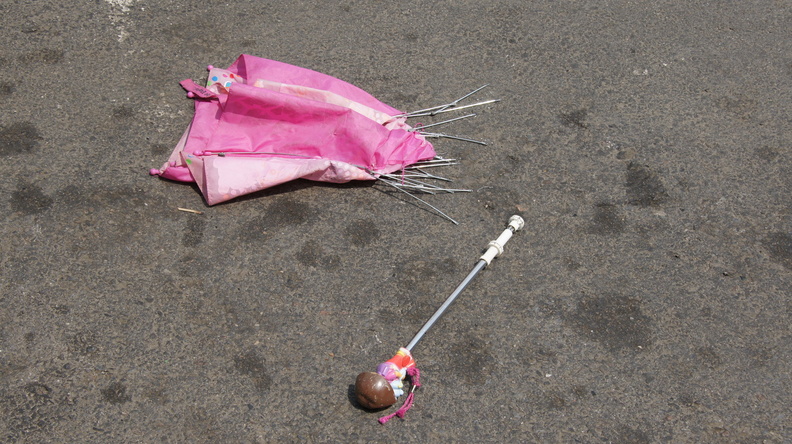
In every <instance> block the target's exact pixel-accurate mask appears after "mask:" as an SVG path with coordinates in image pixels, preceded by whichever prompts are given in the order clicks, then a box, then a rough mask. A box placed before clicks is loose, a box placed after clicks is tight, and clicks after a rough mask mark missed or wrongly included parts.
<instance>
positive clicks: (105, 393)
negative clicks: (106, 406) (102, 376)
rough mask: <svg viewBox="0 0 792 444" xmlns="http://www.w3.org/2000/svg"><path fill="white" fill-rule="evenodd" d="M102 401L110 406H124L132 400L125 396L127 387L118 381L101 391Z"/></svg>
mask: <svg viewBox="0 0 792 444" xmlns="http://www.w3.org/2000/svg"><path fill="white" fill-rule="evenodd" d="M101 392H102V399H104V400H105V401H107V402H109V403H110V404H124V403H125V402H129V401H131V400H132V397H131V396H130V395H128V394H127V387H126V385H124V384H123V383H121V382H120V381H116V382H113V383H111V384H110V385H108V386H107V387H105V388H103V389H102V390H101Z"/></svg>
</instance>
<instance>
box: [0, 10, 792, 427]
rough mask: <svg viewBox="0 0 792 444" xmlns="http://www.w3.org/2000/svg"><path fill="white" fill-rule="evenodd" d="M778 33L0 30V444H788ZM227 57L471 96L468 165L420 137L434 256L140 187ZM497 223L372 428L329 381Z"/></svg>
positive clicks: (340, 377) (575, 14)
mask: <svg viewBox="0 0 792 444" xmlns="http://www.w3.org/2000/svg"><path fill="white" fill-rule="evenodd" d="M790 30H792V3H790V2H789V1H755V0H748V1H739V2H680V1H669V0H658V1H653V2H634V1H625V0H616V1H594V0H575V1H572V0H556V1H553V0H537V1H530V2H527V1H497V2H481V1H467V0H446V1H437V2H414V1H406V2H364V1H351V0H344V1H339V2H320V1H293V2H268V1H241V0H240V1H228V2H206V1H204V2H194V1H185V0H176V1H167V2H159V1H150V0H95V1H90V2H75V3H70V2H55V1H44V0H42V1H34V2H27V1H6V2H3V3H2V4H0V38H2V41H3V47H2V49H0V72H1V73H2V78H0V104H2V108H3V113H2V114H0V186H2V191H3V192H2V199H0V209H2V223H0V441H4V442H12V443H13V442H19V443H27V442H30V443H34V442H35V443H39V442H53V443H54V442H58V443H61V442H80V443H94V442H95V443H108V442H143V443H148V442H172V443H202V442H206V443H215V442H234V443H236V442H239V443H253V442H256V443H259V442H260V443H268V442H397V441H398V442H584V443H596V442H613V443H655V442H673V443H681V442H739V443H759V442H769V443H788V442H792V430H791V428H790V424H792V416H791V415H790V414H791V413H792V407H790V406H791V405H792V379H791V377H790V366H791V364H792V345H790V344H792V329H791V328H790V325H791V324H792V299H790V288H792V212H791V211H790V208H791V207H792V179H791V178H792V107H791V106H790V103H792V32H790ZM243 53H245V54H251V55H255V56H259V57H264V58H268V59H274V60H279V61H282V62H286V63H290V64H293V65H297V66H302V67H305V68H310V69H313V70H316V71H319V72H322V73H326V74H329V75H332V76H335V77H337V78H340V79H342V80H345V81H347V82H350V83H352V84H354V85H356V86H358V87H360V88H363V89H364V90H366V91H368V92H369V93H371V94H373V95H374V96H376V97H377V98H378V99H380V100H382V101H383V102H385V103H388V104H390V105H392V106H394V107H396V108H399V109H402V110H414V109H420V108H424V107H426V106H431V105H436V104H440V103H445V102H447V101H450V100H453V99H455V98H457V97H460V96H461V95H463V94H465V93H467V92H469V91H471V90H473V89H475V88H477V87H479V86H481V85H484V84H488V85H489V86H488V87H487V88H486V89H484V90H482V91H481V92H479V93H477V94H476V98H480V99H482V100H483V99H501V101H500V102H498V103H494V104H490V105H487V106H483V107H480V108H479V109H477V110H476V113H477V114H478V115H477V116H476V117H475V118H471V119H466V120H464V121H461V122H455V123H453V124H449V125H448V126H446V127H444V131H446V132H449V133H452V134H457V135H462V136H469V137H472V138H475V139H480V140H483V141H486V142H487V145H486V146H480V145H476V144H472V143H466V142H462V141H457V140H449V139H439V140H433V143H434V146H435V149H436V150H437V152H439V153H440V154H442V155H444V156H446V157H453V158H456V159H459V161H460V164H459V165H457V166H452V167H446V168H443V171H442V174H443V175H444V176H447V177H449V178H453V179H454V182H453V184H454V186H456V187H459V188H466V189H470V190H472V192H469V193H455V194H450V195H440V194H438V195H426V196H423V198H424V199H425V200H426V201H427V202H429V203H431V204H432V205H434V206H436V207H437V208H439V209H441V210H443V211H444V212H446V213H447V214H448V215H449V216H451V217H453V218H454V219H455V220H457V221H458V222H459V225H454V224H452V223H450V222H448V221H447V220H445V219H443V218H442V217H440V216H438V215H437V214H435V213H433V212H432V211H431V210H430V209H428V208H427V207H426V206H423V205H421V204H420V203H419V202H417V201H416V200H414V199H412V198H410V197H409V196H407V195H404V194H402V193H399V192H397V191H394V190H391V189H389V188H388V187H386V186H382V184H376V183H369V182H358V183H351V184H344V185H336V184H323V183H316V182H309V181H305V180H300V181H295V182H289V183H286V184H283V185H280V186H277V187H275V188H271V189H268V190H265V191H261V192H257V193H254V194H251V195H248V196H246V197H243V198H239V199H236V200H233V201H231V202H227V203H224V204H220V205H216V206H211V207H210V206H207V205H206V204H205V203H204V200H203V197H202V196H201V194H200V192H199V191H198V189H197V187H195V186H194V185H190V184H184V183H178V182H171V181H167V180H162V179H159V178H156V177H152V176H150V175H149V169H150V168H158V167H159V166H160V165H162V163H163V162H165V160H166V159H167V158H168V155H169V154H170V152H171V150H172V148H173V147H174V146H175V145H176V143H177V142H178V141H179V138H180V136H181V134H182V132H183V131H184V129H185V128H186V127H187V125H188V124H189V122H190V120H191V118H192V114H193V103H192V102H193V101H192V100H191V99H188V98H187V97H186V96H185V91H184V90H183V89H182V88H181V87H180V86H179V82H180V81H182V80H184V79H188V78H189V79H194V80H196V81H197V82H202V81H204V80H205V79H206V75H207V71H206V66H207V65H210V64H211V65H215V66H227V65H229V64H230V63H231V62H232V61H233V60H235V59H236V58H237V57H238V56H239V55H240V54H243ZM432 121H434V120H433V118H427V119H426V120H425V121H420V122H416V123H431V122H432ZM179 208H183V209H188V210H195V211H196V212H185V211H181V210H179ZM512 214H520V215H522V216H523V217H524V218H525V221H526V227H525V229H524V230H523V231H522V232H519V233H518V234H517V235H515V237H514V238H513V239H512V240H511V241H510V242H509V244H508V246H507V248H506V252H505V253H504V254H503V255H502V256H501V257H499V258H497V259H496V260H495V261H494V262H493V264H492V265H491V266H490V267H488V268H487V269H485V270H484V271H482V272H481V273H480V275H479V276H478V277H477V278H476V279H475V280H474V281H473V282H472V283H471V285H470V286H469V287H468V288H467V289H466V290H465V292H464V293H463V294H462V295H461V296H460V298H459V299H458V300H457V301H456V302H455V303H454V305H452V306H451V308H450V309H449V311H448V312H447V313H446V315H445V316H444V317H443V318H441V319H440V321H438V323H437V324H436V325H435V326H434V327H433V328H432V329H431V330H430V331H429V332H428V333H427V335H426V337H425V338H424V339H423V340H422V341H421V342H420V343H419V344H418V345H417V347H416V348H415V349H414V355H415V357H416V359H417V361H418V366H419V368H420V369H421V371H422V373H421V375H422V376H421V382H422V387H421V388H420V389H419V390H417V391H416V394H415V403H414V406H413V407H412V409H411V410H410V411H409V412H408V413H407V415H406V416H405V417H404V419H399V418H396V419H394V420H392V421H391V422H389V423H388V424H386V425H380V424H379V423H378V422H377V418H378V417H380V416H382V415H385V414H389V413H392V412H394V411H395V410H396V408H397V407H393V408H390V409H385V410H383V411H380V412H371V411H367V410H365V409H362V408H360V406H359V405H358V404H357V402H356V401H355V399H354V396H353V395H352V392H351V386H352V384H353V383H354V380H355V377H356V375H357V374H358V373H360V372H362V371H368V370H374V369H375V368H376V366H377V364H378V363H380V362H381V361H383V360H385V359H387V358H389V357H390V356H391V355H393V353H394V352H395V351H396V350H397V349H398V347H400V346H403V345H405V344H406V343H407V342H408V341H409V340H410V338H411V337H412V335H413V334H414V333H415V332H417V331H418V329H419V328H420V327H421V325H422V324H423V323H424V321H426V320H427V319H428V318H429V316H431V314H432V312H433V311H434V310H435V308H437V307H438V306H439V305H440V304H441V303H442V302H443V300H444V299H445V297H446V296H448V295H449V294H450V292H451V291H452V290H453V289H454V287H455V286H456V285H457V284H458V283H459V282H460V281H461V280H462V278H464V276H465V275H466V274H467V272H468V271H469V270H470V269H471V267H472V266H473V264H474V262H475V260H476V259H477V257H478V256H479V255H480V254H481V253H482V250H483V249H484V247H485V246H486V244H487V242H488V241H490V240H492V239H494V238H495V237H496V236H497V235H498V234H499V233H500V232H501V231H502V230H503V228H504V227H505V224H506V222H507V220H508V218H509V216H511V215H512Z"/></svg>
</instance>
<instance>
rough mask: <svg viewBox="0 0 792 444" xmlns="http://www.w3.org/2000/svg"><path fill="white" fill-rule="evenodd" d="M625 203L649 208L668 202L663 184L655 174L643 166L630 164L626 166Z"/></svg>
mask: <svg viewBox="0 0 792 444" xmlns="http://www.w3.org/2000/svg"><path fill="white" fill-rule="evenodd" d="M625 187H626V188H627V201H628V203H630V204H631V205H637V206H640V207H649V206H655V205H660V204H662V203H664V202H666V201H667V200H668V193H667V192H666V189H665V186H663V182H662V181H661V180H660V178H659V177H658V176H657V174H656V173H655V172H654V171H652V170H650V169H649V168H647V167H646V166H644V165H639V164H637V163H635V162H630V163H629V164H628V165H627V182H626V184H625Z"/></svg>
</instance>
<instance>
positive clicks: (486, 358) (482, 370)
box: [450, 334, 495, 386]
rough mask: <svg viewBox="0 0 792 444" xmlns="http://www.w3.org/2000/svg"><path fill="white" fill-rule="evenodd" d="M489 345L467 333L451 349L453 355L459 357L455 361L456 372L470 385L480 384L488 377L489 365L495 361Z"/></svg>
mask: <svg viewBox="0 0 792 444" xmlns="http://www.w3.org/2000/svg"><path fill="white" fill-rule="evenodd" d="M488 350H489V347H487V344H486V343H485V342H484V341H483V340H481V339H480V338H478V337H476V336H474V335H473V334H467V335H465V337H464V338H461V340H459V341H457V342H456V343H455V344H454V345H453V346H452V347H451V351H450V355H451V356H455V357H456V358H458V359H457V360H456V362H455V363H454V366H455V368H456V369H457V370H458V372H456V374H457V375H458V376H459V377H461V378H462V381H463V382H464V383H465V384H466V385H468V386H478V385H480V384H481V381H483V380H485V379H486V374H487V373H488V371H489V370H488V366H490V365H492V363H493V362H495V359H494V358H493V357H492V354H490V353H489V351H488Z"/></svg>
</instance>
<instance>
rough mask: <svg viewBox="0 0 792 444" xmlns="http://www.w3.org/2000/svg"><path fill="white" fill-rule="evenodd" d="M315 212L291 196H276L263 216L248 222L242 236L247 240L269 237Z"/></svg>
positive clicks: (306, 219) (301, 221) (243, 228)
mask: <svg viewBox="0 0 792 444" xmlns="http://www.w3.org/2000/svg"><path fill="white" fill-rule="evenodd" d="M312 213H313V210H312V209H311V207H310V206H308V205H306V204H304V203H300V202H297V201H294V200H292V199H289V198H276V199H274V201H273V202H272V203H271V204H270V205H269V206H268V207H267V209H266V210H265V211H263V215H262V216H258V217H256V218H255V219H252V220H251V221H249V222H247V223H246V224H244V225H243V227H242V232H241V233H240V238H242V239H243V240H245V241H256V240H262V239H267V238H269V237H270V236H272V232H273V231H274V230H276V229H280V228H286V227H294V226H297V225H300V224H303V223H305V222H306V221H308V219H309V217H310V216H311V214H312Z"/></svg>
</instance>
